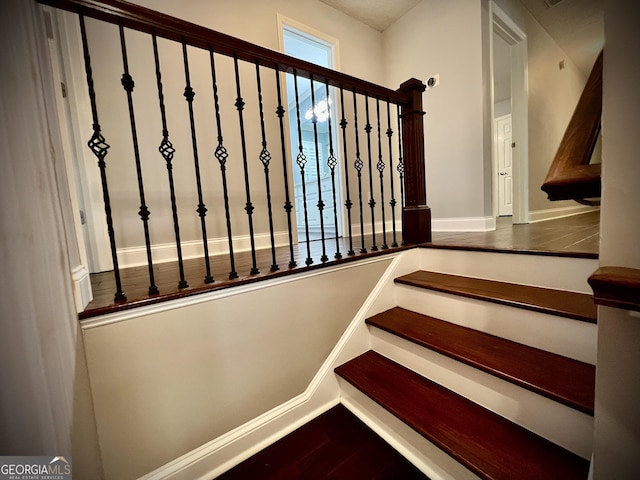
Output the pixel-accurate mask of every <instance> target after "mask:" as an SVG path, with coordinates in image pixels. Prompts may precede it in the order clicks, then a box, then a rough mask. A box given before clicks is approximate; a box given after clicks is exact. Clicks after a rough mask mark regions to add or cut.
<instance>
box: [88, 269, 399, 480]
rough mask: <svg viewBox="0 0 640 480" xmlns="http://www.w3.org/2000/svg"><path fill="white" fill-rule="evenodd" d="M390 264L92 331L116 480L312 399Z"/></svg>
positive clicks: (326, 274)
mask: <svg viewBox="0 0 640 480" xmlns="http://www.w3.org/2000/svg"><path fill="white" fill-rule="evenodd" d="M390 262H391V259H390V258H389V257H384V258H383V257H380V258H378V259H376V260H375V261H373V262H370V263H367V264H364V265H363V264H356V263H352V264H347V265H345V266H344V267H342V268H338V269H331V270H322V271H318V272H317V273H316V274H313V275H310V276H308V277H307V278H300V277H287V278H285V279H284V280H277V281H271V282H262V283H260V285H259V287H250V288H249V289H245V288H242V287H239V288H235V289H229V290H226V291H222V292H213V293H212V294H203V295H199V296H197V297H191V298H192V300H194V302H191V304H190V305H189V306H185V307H182V308H180V307H177V306H174V308H171V309H170V310H167V311H163V312H160V313H152V314H150V313H147V312H146V311H145V310H144V309H138V310H136V311H135V312H132V314H131V315H125V316H126V317H130V318H127V319H126V320H124V321H118V322H117V323H107V324H101V322H102V319H100V320H99V322H100V323H99V324H98V325H97V326H95V327H94V326H91V325H90V324H89V323H85V324H84V326H83V327H84V337H85V343H86V350H87V362H88V365H89V375H90V378H91V386H92V393H93V398H94V403H95V409H96V421H97V425H98V434H99V439H100V448H101V451H102V456H103V460H104V468H105V475H106V478H107V479H113V480H125V479H131V478H137V477H139V476H141V475H143V474H145V473H148V472H150V471H152V470H154V469H156V468H158V467H160V466H162V465H163V464H165V463H167V462H169V461H172V460H174V459H176V458H178V457H179V456H181V455H183V454H185V453H187V452H189V451H191V450H193V449H195V448H197V447H200V446H202V445H204V444H205V443H207V442H210V441H212V440H214V439H216V438H217V437H220V436H221V435H223V434H225V433H227V432H229V431H231V430H233V429H234V428H236V427H239V426H241V425H243V424H244V423H246V422H249V421H250V420H252V419H254V418H256V417H258V416H259V415H261V414H263V413H265V412H267V411H269V410H271V409H273V408H275V407H277V406H280V405H281V404H284V403H285V402H287V401H289V400H291V399H292V398H294V397H296V396H297V395H300V394H302V393H303V392H304V391H305V389H306V388H307V386H308V385H309V383H310V382H311V380H312V379H313V377H314V375H315V374H316V373H317V372H318V370H319V369H320V366H321V365H322V363H323V362H324V360H325V359H326V358H327V356H328V355H329V353H330V352H331V350H332V349H333V348H334V346H335V345H336V343H337V342H338V340H339V339H340V337H341V335H342V334H343V332H344V331H345V329H346V327H347V326H348V325H349V323H350V322H351V321H352V320H353V318H354V316H355V314H356V313H357V312H358V310H359V309H360V308H361V306H362V305H363V303H364V301H365V299H366V298H367V296H368V295H369V293H370V292H371V290H372V289H373V287H374V286H375V285H376V283H377V281H378V279H379V278H380V277H381V275H382V274H383V273H384V271H385V270H386V268H387V267H388V266H389V264H390ZM244 290H249V292H248V293H241V292H242V291H244ZM106 320H107V321H108V318H107V319H106ZM336 398H337V392H336Z"/></svg>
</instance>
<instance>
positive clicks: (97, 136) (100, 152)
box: [78, 13, 127, 303]
mask: <svg viewBox="0 0 640 480" xmlns="http://www.w3.org/2000/svg"><path fill="white" fill-rule="evenodd" d="M78 18H79V20H80V35H81V37H82V53H83V57H84V68H85V73H86V76H87V88H88V90H89V101H90V103H91V116H92V119H93V135H91V138H90V139H89V141H88V142H87V145H88V146H89V149H90V150H91V151H92V152H93V154H94V155H95V156H96V158H97V159H98V168H99V169H100V180H101V183H102V198H103V201H104V213H105V216H106V220H107V232H108V234H109V244H110V247H111V260H112V261H113V275H114V279H115V283H116V293H115V295H114V298H113V299H114V302H118V303H119V302H125V301H126V300H127V296H126V295H125V294H124V292H123V291H122V281H121V279H120V268H119V267H118V254H117V249H116V236H115V230H114V228H113V216H112V213H111V200H110V198H109V186H108V183H107V163H106V162H105V157H106V156H107V151H108V150H109V148H110V145H109V144H108V143H107V142H106V140H105V138H104V136H103V135H102V133H101V129H100V121H99V119H98V108H97V105H96V92H95V88H94V85H93V72H92V69H91V56H90V55H89V44H88V42H87V30H86V27H85V23H84V15H82V13H80V14H79V15H78Z"/></svg>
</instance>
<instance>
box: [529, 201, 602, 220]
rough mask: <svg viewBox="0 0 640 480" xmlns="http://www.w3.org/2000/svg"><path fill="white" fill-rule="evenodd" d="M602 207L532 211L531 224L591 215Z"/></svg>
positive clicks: (573, 207) (583, 206)
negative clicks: (584, 214)
mask: <svg viewBox="0 0 640 480" xmlns="http://www.w3.org/2000/svg"><path fill="white" fill-rule="evenodd" d="M599 209H600V207H590V206H588V205H572V206H570V207H560V208H547V209H544V210H532V211H530V212H529V223H536V222H544V221H545V220H554V219H556V218H564V217H571V216H573V215H580V214H582V213H589V212H593V211H595V210H599Z"/></svg>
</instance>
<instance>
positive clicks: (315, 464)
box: [217, 405, 428, 480]
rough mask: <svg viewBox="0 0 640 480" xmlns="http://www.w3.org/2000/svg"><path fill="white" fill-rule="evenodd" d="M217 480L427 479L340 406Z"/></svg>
mask: <svg viewBox="0 0 640 480" xmlns="http://www.w3.org/2000/svg"><path fill="white" fill-rule="evenodd" d="M217 478H218V480H253V479H255V480H266V479H276V478H277V479H287V480H294V479H305V480H315V479H318V480H324V479H328V478H332V479H345V480H356V479H357V480H368V479H371V480H373V479H376V480H387V479H388V480H399V479H402V480H412V479H423V480H424V479H427V477H426V476H425V475H424V474H423V473H421V472H420V471H419V470H418V469H417V468H416V467H414V466H413V465H412V464H411V463H409V462H408V461H407V460H406V459H405V458H404V457H402V456H401V455H400V454H399V453H398V452H397V451H395V450H394V449H393V448H392V447H390V446H389V445H388V444H387V443H386V442H385V441H384V440H382V438H380V437H379V436H378V435H377V434H376V433H375V432H373V431H372V430H371V429H370V428H369V427H367V426H366V425H365V424H364V423H362V422H361V421H360V420H359V419H358V418H357V417H355V416H354V415H353V414H352V413H350V412H349V411H348V410H347V409H346V408H345V407H344V406H342V405H338V406H336V407H334V408H332V409H330V410H329V411H327V412H325V413H324V414H322V415H320V416H319V417H317V418H315V419H314V420H312V421H310V422H309V423H307V424H306V425H303V426H302V427H300V428H299V429H298V430H296V431H294V432H292V433H291V434H289V435H287V436H286V437H284V438H282V439H281V440H279V441H278V442H276V443H274V444H273V445H271V446H269V447H267V448H265V449H264V450H262V451H261V452H259V453H257V454H256V455H254V456H253V457H251V458H249V459H247V460H245V461H244V462H242V463H240V464H239V465H237V466H236V467H234V468H232V469H231V470H229V471H228V472H226V473H223V474H222V475H221V476H219V477H217ZM427 480H428V479H427Z"/></svg>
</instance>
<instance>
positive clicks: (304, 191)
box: [293, 69, 313, 266]
mask: <svg viewBox="0 0 640 480" xmlns="http://www.w3.org/2000/svg"><path fill="white" fill-rule="evenodd" d="M293 86H294V90H295V95H296V120H297V125H298V156H297V157H296V163H297V164H298V167H300V177H301V178H302V203H303V205H304V208H303V210H304V233H305V235H306V237H307V259H306V260H305V262H304V263H305V265H307V266H308V265H311V264H312V263H313V258H311V244H310V243H309V213H308V212H307V187H306V182H305V180H304V167H305V165H306V164H307V157H306V156H305V154H304V151H303V148H302V128H300V100H299V96H298V74H297V71H296V70H295V69H294V70H293Z"/></svg>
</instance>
